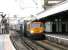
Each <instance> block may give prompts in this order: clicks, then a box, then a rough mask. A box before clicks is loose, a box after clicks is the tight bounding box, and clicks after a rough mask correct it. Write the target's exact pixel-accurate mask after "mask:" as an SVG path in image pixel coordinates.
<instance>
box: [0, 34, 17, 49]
mask: <svg viewBox="0 0 68 50" xmlns="http://www.w3.org/2000/svg"><path fill="white" fill-rule="evenodd" d="M9 37H10V35H9V34H0V50H16V49H15V48H14V46H13V45H12V43H11V40H10V38H9Z"/></svg>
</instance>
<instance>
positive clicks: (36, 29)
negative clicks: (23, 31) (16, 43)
mask: <svg viewBox="0 0 68 50" xmlns="http://www.w3.org/2000/svg"><path fill="white" fill-rule="evenodd" d="M28 27H29V29H28V31H29V32H30V33H31V34H32V35H38V36H39V35H42V34H43V32H44V30H45V29H44V27H43V23H42V22H32V23H30V24H29V26H28Z"/></svg>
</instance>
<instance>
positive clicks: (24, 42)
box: [10, 36, 46, 50]
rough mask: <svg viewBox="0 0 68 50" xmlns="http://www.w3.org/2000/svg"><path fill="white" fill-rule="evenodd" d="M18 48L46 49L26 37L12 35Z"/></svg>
mask: <svg viewBox="0 0 68 50" xmlns="http://www.w3.org/2000/svg"><path fill="white" fill-rule="evenodd" d="M10 39H11V41H12V43H13V45H14V47H15V48H16V50H46V49H45V48H43V47H41V46H39V45H37V44H35V43H33V42H32V41H31V40H30V39H28V38H25V37H19V36H17V38H16V37H10Z"/></svg>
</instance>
